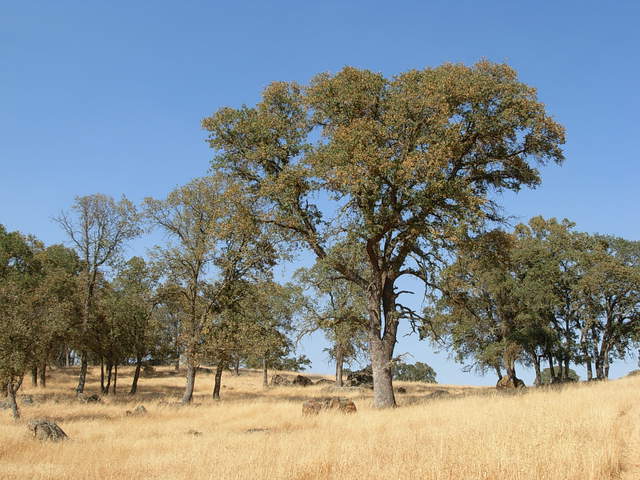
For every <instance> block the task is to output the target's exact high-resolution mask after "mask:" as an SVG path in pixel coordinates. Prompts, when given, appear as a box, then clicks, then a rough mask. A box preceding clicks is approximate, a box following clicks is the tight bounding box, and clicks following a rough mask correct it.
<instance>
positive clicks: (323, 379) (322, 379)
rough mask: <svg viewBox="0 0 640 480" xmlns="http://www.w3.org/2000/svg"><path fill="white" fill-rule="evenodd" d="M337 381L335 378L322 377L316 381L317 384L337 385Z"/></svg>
mask: <svg viewBox="0 0 640 480" xmlns="http://www.w3.org/2000/svg"><path fill="white" fill-rule="evenodd" d="M335 383H336V382H335V381H334V380H329V379H328V378H321V379H320V380H318V381H317V382H316V383H315V385H335Z"/></svg>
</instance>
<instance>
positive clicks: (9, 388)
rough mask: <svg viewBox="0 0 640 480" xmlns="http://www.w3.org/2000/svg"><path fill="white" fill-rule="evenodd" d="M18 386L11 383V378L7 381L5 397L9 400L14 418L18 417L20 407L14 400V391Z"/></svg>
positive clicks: (17, 418)
mask: <svg viewBox="0 0 640 480" xmlns="http://www.w3.org/2000/svg"><path fill="white" fill-rule="evenodd" d="M18 388H20V387H19V385H18V387H16V385H15V384H14V383H13V380H10V381H9V382H7V390H6V391H7V399H8V400H9V406H10V407H11V413H12V415H13V419H14V420H19V419H20V409H19V408H18V402H17V401H16V392H17V391H18Z"/></svg>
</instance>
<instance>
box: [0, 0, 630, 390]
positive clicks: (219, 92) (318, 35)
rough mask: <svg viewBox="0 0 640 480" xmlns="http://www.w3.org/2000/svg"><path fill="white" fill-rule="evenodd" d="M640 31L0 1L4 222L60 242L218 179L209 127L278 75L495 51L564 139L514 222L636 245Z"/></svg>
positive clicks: (466, 57) (150, 4)
mask: <svg viewBox="0 0 640 480" xmlns="http://www.w3.org/2000/svg"><path fill="white" fill-rule="evenodd" d="M639 20H640V3H638V2H635V1H616V2H602V1H599V2H591V1H561V2H552V1H537V2H513V1H501V2H498V1H482V2H480V1H457V2H447V1H393V2H376V1H322V2H320V1H318V2H300V1H296V2H294V1H290V2H287V1H274V2H264V1H254V2H243V1H238V2H215V1H208V2H206V1H202V2H195V1H181V2H175V1H172V2H169V1H135V2H125V1H112V2H97V1H64V0H59V1H55V2H53V1H40V2H38V1H22V2H9V1H5V2H0V167H1V168H0V223H3V224H5V225H6V226H7V228H8V229H9V230H20V231H22V232H25V233H33V234H35V235H36V236H38V237H39V238H41V239H42V240H44V241H45V242H46V243H48V244H50V243H56V242H61V241H63V240H64V237H63V235H62V232H61V231H60V230H59V228H58V227H57V226H56V225H55V224H53V223H52V222H51V221H50V218H51V217H52V216H54V215H56V214H57V213H58V212H59V211H60V210H61V209H63V208H67V207H68V206H69V205H70V204H71V203H72V201H73V198H74V196H75V195H85V194H91V193H96V192H102V193H107V194H110V195H113V196H120V195H121V194H122V193H125V194H126V195H127V196H128V197H129V198H130V199H132V200H134V201H139V200H141V199H142V198H144V197H145V196H156V197H161V196H163V195H165V194H166V193H167V192H168V191H170V190H171V189H173V188H174V187H176V186H178V185H180V184H182V183H184V182H186V181H188V180H189V179H191V178H193V177H196V176H199V175H202V174H204V173H205V172H206V171H207V168H208V164H209V159H210V157H211V152H210V150H209V149H208V147H207V146H206V145H205V143H204V138H205V133H204V132H203V131H202V130H201V129H200V120H201V119H202V118H203V117H205V116H207V115H209V114H211V113H212V112H214V111H215V110H217V109H218V108H220V107H221V106H224V105H231V106H238V105H240V104H242V103H247V104H252V103H254V102H255V101H256V100H257V99H258V96H259V93H260V91H261V90H262V89H263V88H264V87H265V86H266V85H267V84H268V83H269V82H271V81H274V80H297V81H300V82H306V81H307V80H308V79H309V78H310V77H311V76H313V75H314V74H316V73H318V72H322V71H336V70H339V69H340V68H342V67H343V66H344V65H354V66H358V67H363V68H369V69H372V70H375V71H381V72H383V73H385V74H387V75H393V74H395V73H399V72H402V71H404V70H407V69H411V68H421V67H424V66H435V65H438V64H440V63H443V62H464V63H473V62H475V61H477V60H478V59H480V58H483V57H484V58H488V59H490V60H493V61H497V62H502V61H504V62H507V63H509V64H510V65H512V66H513V67H514V68H516V70H517V71H518V72H519V73H520V77H521V79H522V80H523V81H524V82H526V83H528V84H530V85H533V86H535V87H537V88H538V91H539V96H540V98H541V99H542V101H544V102H545V103H546V105H547V107H548V110H549V111H550V112H551V113H552V114H553V115H554V116H555V118H556V119H557V120H558V121H559V122H560V123H562V124H563V125H565V127H566V128H567V139H568V142H567V145H566V150H565V151H566V157H567V161H566V163H565V165H564V166H563V167H556V166H553V167H549V168H546V169H545V170H544V171H543V185H542V187H540V188H539V189H537V190H535V191H527V192H523V193H521V194H519V195H505V196H504V198H503V200H504V205H505V207H506V210H507V212H509V213H510V214H512V215H514V216H516V217H518V218H519V219H521V220H526V219H528V218H529V217H531V216H533V215H538V214H542V215H544V216H557V217H568V218H570V219H571V220H573V221H575V222H577V224H578V228H579V229H581V230H585V231H590V232H596V231H597V232H602V233H610V234H616V235H620V236H623V237H626V238H629V239H635V240H638V239H640V225H639V223H638V219H639V218H638V217H639V215H638V206H637V205H638V194H637V192H638V190H637V183H638V180H639V179H640V162H638V153H637V152H638V149H637V145H636V142H637V141H638V139H639V138H640V128H639V121H638V112H639V111H640V94H639V91H638V78H639V77H640V62H639V60H640V54H639V52H640V33H639V32H640V29H639V28H638V21H639ZM149 243H150V241H149V240H141V241H139V242H137V243H135V244H134V245H133V246H132V247H131V249H130V253H138V254H140V253H144V250H145V248H146V246H148V244H149ZM323 346H324V345H323V344H322V342H321V340H320V339H319V338H317V337H314V338H312V339H310V340H308V341H306V342H305V343H304V345H303V346H302V348H303V351H304V352H305V353H306V354H307V355H308V356H310V357H311V358H312V359H313V361H314V365H313V370H314V371H318V372H322V371H329V370H330V369H331V367H329V366H328V365H326V358H325V356H324V354H323V353H322V351H321V350H322V348H323ZM397 352H398V353H402V352H410V353H411V354H412V355H413V356H414V358H413V359H414V360H422V361H427V362H429V363H430V364H432V365H433V366H434V367H435V369H436V371H437V372H438V378H439V380H440V381H442V382H448V383H493V382H494V381H495V379H494V378H493V377H487V378H484V379H483V378H478V377H475V376H473V375H471V374H468V373H463V372H461V369H460V366H458V365H456V364H455V363H453V362H452V361H447V360H446V354H440V355H436V354H434V353H433V351H432V348H431V347H430V346H429V345H428V344H426V343H419V342H417V341H416V339H415V338H411V337H407V338H404V337H403V338H401V339H400V343H399V345H398V348H397ZM634 364H635V361H632V362H630V363H628V364H627V365H618V366H616V367H615V368H614V369H613V376H617V375H620V374H623V373H625V372H626V371H627V370H629V369H630V368H633V366H634ZM579 373H580V374H582V375H584V373H583V372H582V371H581V370H580V371H579ZM525 379H527V380H530V378H527V377H525Z"/></svg>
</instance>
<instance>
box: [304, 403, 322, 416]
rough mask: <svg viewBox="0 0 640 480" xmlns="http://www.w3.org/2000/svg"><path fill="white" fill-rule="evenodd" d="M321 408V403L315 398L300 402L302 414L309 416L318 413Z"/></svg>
mask: <svg viewBox="0 0 640 480" xmlns="http://www.w3.org/2000/svg"><path fill="white" fill-rule="evenodd" d="M320 410H322V403H320V402H318V401H317V400H307V401H306V402H304V403H303V404H302V415H304V416H310V415H318V414H319V413H320Z"/></svg>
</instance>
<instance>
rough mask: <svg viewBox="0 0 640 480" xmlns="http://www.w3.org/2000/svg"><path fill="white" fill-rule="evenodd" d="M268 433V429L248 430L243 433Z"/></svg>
mask: <svg viewBox="0 0 640 480" xmlns="http://www.w3.org/2000/svg"><path fill="white" fill-rule="evenodd" d="M267 432H269V429H268V428H248V429H247V430H245V431H244V433H267Z"/></svg>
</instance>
